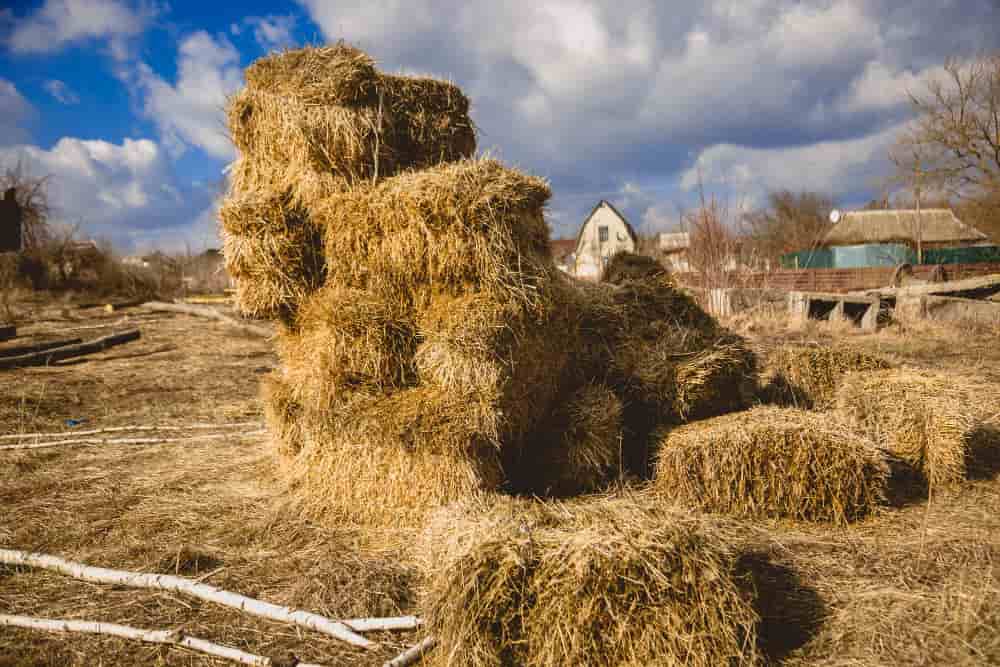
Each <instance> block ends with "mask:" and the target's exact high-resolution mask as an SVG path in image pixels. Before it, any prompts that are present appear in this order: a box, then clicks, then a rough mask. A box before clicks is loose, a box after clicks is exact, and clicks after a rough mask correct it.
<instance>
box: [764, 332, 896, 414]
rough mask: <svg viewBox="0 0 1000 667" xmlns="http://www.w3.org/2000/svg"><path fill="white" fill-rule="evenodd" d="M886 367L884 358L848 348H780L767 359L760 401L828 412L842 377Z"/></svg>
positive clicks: (886, 363) (833, 402) (773, 351)
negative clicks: (762, 398)
mask: <svg viewBox="0 0 1000 667" xmlns="http://www.w3.org/2000/svg"><path fill="white" fill-rule="evenodd" d="M889 366H890V364H889V362H888V361H886V360H885V359H882V358H879V357H877V356H874V355H871V354H869V353H866V352H863V351H861V350H859V349H856V348H853V347H850V346H842V345H838V346H809V347H805V346H789V345H786V346H781V347H778V348H777V349H774V350H772V351H771V353H770V354H769V355H768V356H767V363H766V366H765V374H764V381H765V382H766V385H765V386H764V389H763V393H764V398H765V400H767V401H768V402H774V403H778V404H781V405H794V406H797V407H802V408H815V409H829V408H832V407H833V406H834V404H835V402H836V394H837V388H838V387H839V386H840V382H841V381H842V380H843V377H844V375H845V374H847V373H850V372H854V371H863V372H870V371H876V370H881V369H884V368H889Z"/></svg>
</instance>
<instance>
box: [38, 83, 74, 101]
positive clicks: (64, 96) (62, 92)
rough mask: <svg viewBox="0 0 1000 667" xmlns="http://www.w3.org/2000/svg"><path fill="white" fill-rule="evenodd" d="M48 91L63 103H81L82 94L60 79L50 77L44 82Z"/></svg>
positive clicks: (43, 85) (44, 86)
mask: <svg viewBox="0 0 1000 667" xmlns="http://www.w3.org/2000/svg"><path fill="white" fill-rule="evenodd" d="M42 87H43V88H45V90H46V92H48V94H49V95H51V96H52V97H54V98H55V99H56V101H57V102H60V103H62V104H70V105H72V104H79V103H80V96H79V95H77V94H76V93H74V92H73V90H72V89H71V88H70V87H69V86H67V85H66V84H65V83H64V82H62V81H60V80H59V79H49V80H48V81H46V82H45V83H43V84H42Z"/></svg>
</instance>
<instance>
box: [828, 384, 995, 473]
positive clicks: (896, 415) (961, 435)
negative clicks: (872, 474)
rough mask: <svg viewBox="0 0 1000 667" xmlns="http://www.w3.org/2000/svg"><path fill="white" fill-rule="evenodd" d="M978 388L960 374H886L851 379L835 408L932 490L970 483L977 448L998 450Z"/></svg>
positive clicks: (843, 385) (838, 394)
mask: <svg viewBox="0 0 1000 667" xmlns="http://www.w3.org/2000/svg"><path fill="white" fill-rule="evenodd" d="M981 404H982V403H981V401H980V398H979V396H978V392H977V390H976V388H975V387H974V386H972V385H970V384H969V383H968V382H967V381H965V380H964V379H962V378H961V377H960V376H957V375H948V374H942V373H930V372H921V371H912V370H903V369H900V370H887V371H880V372H877V373H853V374H851V375H848V376H847V377H846V378H845V379H844V381H843V384H842V386H841V387H840V390H839V391H838V392H837V408H838V410H839V411H840V412H842V413H843V414H844V415H846V416H848V417H849V418H852V419H854V420H855V421H856V422H857V424H858V425H860V426H861V427H862V429H863V430H864V431H865V432H866V433H868V434H869V435H870V436H871V437H872V439H873V440H875V442H877V443H878V444H880V445H882V446H883V447H886V448H887V449H888V450H889V451H891V452H892V453H893V454H895V455H896V456H898V457H900V458H901V459H903V460H905V461H906V462H908V463H909V464H911V465H912V466H914V467H915V468H916V469H918V470H919V471H920V472H921V473H922V474H923V476H924V477H925V478H926V479H927V481H928V483H929V484H930V485H931V487H932V488H933V487H936V486H938V485H942V484H951V483H955V482H959V481H961V480H963V479H965V478H966V475H967V468H968V465H969V464H970V463H972V462H974V460H975V459H976V458H978V456H979V455H980V452H978V451H977V450H978V449H979V448H981V447H982V448H985V447H995V446H996V443H995V442H993V439H992V437H991V435H992V433H991V430H990V428H989V425H988V424H987V423H986V421H985V420H984V419H983V417H982V415H981V414H980V410H979V408H980V406H981Z"/></svg>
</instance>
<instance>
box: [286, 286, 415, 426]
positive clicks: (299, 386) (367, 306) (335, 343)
mask: <svg viewBox="0 0 1000 667" xmlns="http://www.w3.org/2000/svg"><path fill="white" fill-rule="evenodd" d="M415 348H416V337H415V331H414V326H413V322H412V316H411V314H410V311H409V309H408V308H407V304H406V303H403V302H399V301H391V300H388V299H385V298H380V297H379V296H377V295H374V294H371V293H368V292H365V291H363V290H356V289H349V288H344V287H339V286H337V285H335V284H330V285H327V286H325V287H323V288H322V289H320V290H318V291H316V292H315V293H313V294H312V295H311V296H310V297H309V298H308V299H306V300H305V301H304V302H303V303H302V305H301V307H300V309H299V311H298V313H297V315H296V316H295V319H294V323H293V328H290V329H285V330H284V331H282V333H281V336H280V337H279V339H278V352H279V355H280V356H281V359H282V362H283V363H284V367H285V371H286V374H287V377H288V380H289V382H291V383H292V384H293V385H294V387H295V395H296V398H297V400H298V401H299V402H301V403H302V404H303V405H306V406H307V407H309V408H311V409H315V410H324V409H328V408H329V407H330V406H332V405H334V404H335V403H336V401H337V393H338V392H341V391H343V390H345V389H347V388H351V389H358V388H364V389H365V390H367V391H381V390H389V389H398V388H402V387H407V386H411V385H413V384H415V382H416V373H415V370H414V366H413V355H414V351H415Z"/></svg>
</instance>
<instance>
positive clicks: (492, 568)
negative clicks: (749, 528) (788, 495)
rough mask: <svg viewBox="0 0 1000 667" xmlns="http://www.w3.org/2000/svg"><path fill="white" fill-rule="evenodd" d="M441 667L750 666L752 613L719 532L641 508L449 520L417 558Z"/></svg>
mask: <svg viewBox="0 0 1000 667" xmlns="http://www.w3.org/2000/svg"><path fill="white" fill-rule="evenodd" d="M420 551H421V552H422V553H423V554H424V562H425V566H424V570H425V573H426V575H427V579H428V586H427V591H426V594H425V605H424V613H425V617H426V618H427V620H428V623H429V626H430V630H431V631H432V632H433V633H434V634H435V636H437V637H438V639H439V641H440V645H439V647H438V649H437V650H436V651H435V654H434V655H433V656H432V658H431V664H435V665H448V666H451V665H463V666H466V665H469V666H473V667H475V666H478V665H504V664H519V665H522V664H524V665H537V666H539V667H548V666H555V665H586V664H600V665H636V666H637V665H662V664H684V665H719V664H729V665H752V664H755V663H756V662H757V654H756V648H755V623H756V621H757V615H756V612H755V611H754V609H753V606H752V603H751V600H749V599H748V596H747V595H746V594H745V593H744V592H743V591H742V590H741V588H740V586H739V585H738V581H737V574H736V556H735V554H734V553H733V552H732V551H731V550H730V548H729V547H728V546H727V544H726V542H725V541H724V540H723V539H722V538H721V537H720V536H719V535H718V534H717V532H716V531H715V530H714V529H713V527H712V525H711V524H710V523H709V522H707V521H706V520H704V519H700V518H697V517H692V516H690V515H687V514H682V513H677V512H670V511H664V510H663V509H662V507H655V506H654V505H651V504H649V503H648V502H645V501H642V500H640V499H639V498H637V497H626V498H595V499H590V500H587V501H577V502H567V503H540V502H537V501H527V500H513V499H498V500H496V501H493V502H489V501H483V500H479V501H474V502H471V503H466V504H464V505H462V506H459V507H455V508H448V509H446V510H442V511H441V512H439V513H438V514H437V515H436V516H435V517H434V518H433V519H432V520H431V522H430V523H429V526H428V528H427V529H426V531H425V533H424V538H423V540H422V544H421V546H420Z"/></svg>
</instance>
